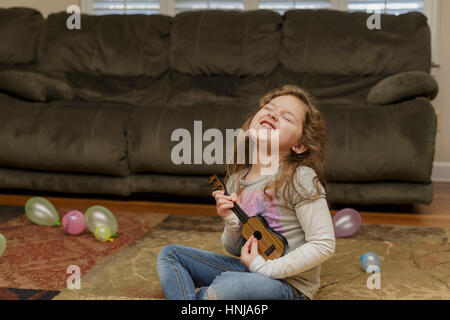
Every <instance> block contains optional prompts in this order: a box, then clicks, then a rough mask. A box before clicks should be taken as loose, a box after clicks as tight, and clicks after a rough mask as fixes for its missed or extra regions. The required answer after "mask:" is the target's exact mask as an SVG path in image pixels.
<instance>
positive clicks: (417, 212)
mask: <svg viewBox="0 0 450 320" xmlns="http://www.w3.org/2000/svg"><path fill="white" fill-rule="evenodd" d="M35 195H39V196H43V197H45V198H47V199H48V200H50V201H51V202H52V203H53V204H54V205H55V207H57V208H60V209H76V210H81V211H84V210H86V209H87V208H89V207H90V206H93V205H103V206H106V207H108V208H109V209H110V210H111V211H113V212H128V211H133V212H142V213H174V214H188V215H198V216H213V215H215V214H216V210H215V205H214V204H213V203H189V202H188V201H184V202H169V201H164V202H162V201H145V200H136V199H134V200H117V199H113V198H104V199H100V198H92V197H88V198H75V197H61V196H55V195H45V194H44V195H43V194H33V193H27V194H12V193H9V194H8V193H2V194H0V205H18V206H24V205H25V203H26V201H27V200H28V199H29V198H30V197H32V196H35ZM344 207H346V206H345V205H339V207H337V206H332V207H331V208H330V211H331V214H332V215H334V214H335V213H336V212H337V211H338V210H339V209H340V208H344ZM348 207H352V208H354V209H357V210H358V211H359V212H360V214H361V217H362V222H363V223H369V224H371V223H376V224H399V225H411V226H429V227H445V228H450V183H437V182H435V183H434V196H433V202H432V203H431V204H430V205H426V204H413V205H377V206H352V205H348Z"/></svg>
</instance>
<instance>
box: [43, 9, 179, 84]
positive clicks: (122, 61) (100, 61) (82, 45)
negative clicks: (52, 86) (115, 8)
mask: <svg viewBox="0 0 450 320" xmlns="http://www.w3.org/2000/svg"><path fill="white" fill-rule="evenodd" d="M68 16H69V14H67V13H65V12H59V13H55V14H51V15H49V16H48V18H47V20H46V21H45V23H44V27H43V31H42V36H41V39H40V42H39V47H38V67H39V69H40V70H41V71H42V72H46V73H53V72H58V71H75V72H80V73H87V74H95V75H117V76H153V77H156V76H159V75H161V74H162V73H164V72H165V71H166V70H167V68H168V65H167V55H168V45H169V33H170V24H171V19H172V18H171V17H169V16H164V15H132V16H130V15H104V16H91V15H84V14H83V15H81V29H79V30H77V29H74V30H69V29H68V28H67V27H66V20H67V18H68Z"/></svg>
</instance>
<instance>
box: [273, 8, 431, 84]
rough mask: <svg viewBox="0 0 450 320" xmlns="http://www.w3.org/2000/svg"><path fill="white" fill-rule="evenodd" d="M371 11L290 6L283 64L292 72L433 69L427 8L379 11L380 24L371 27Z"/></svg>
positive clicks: (372, 72) (285, 24)
mask: <svg viewBox="0 0 450 320" xmlns="http://www.w3.org/2000/svg"><path fill="white" fill-rule="evenodd" d="M371 15H372V14H370V13H365V12H343V11H334V10H301V9H299V10H290V11H286V12H285V14H284V21H283V29H282V45H281V50H280V62H281V64H282V65H283V66H284V67H285V68H286V69H287V70H290V71H292V72H306V73H314V74H335V75H379V74H395V73H398V72H402V71H412V70H418V71H425V72H429V71H430V66H431V45H430V29H429V27H428V24H427V18H426V17H425V16H424V15H423V14H421V13H418V12H410V13H407V14H401V15H399V16H395V15H387V14H381V15H380V21H381V29H369V28H368V27H367V20H368V19H369V17H370V16H371Z"/></svg>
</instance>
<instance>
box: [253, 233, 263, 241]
mask: <svg viewBox="0 0 450 320" xmlns="http://www.w3.org/2000/svg"><path fill="white" fill-rule="evenodd" d="M253 236H254V237H255V238H256V239H258V240H261V238H262V234H261V232H259V231H255V232H253Z"/></svg>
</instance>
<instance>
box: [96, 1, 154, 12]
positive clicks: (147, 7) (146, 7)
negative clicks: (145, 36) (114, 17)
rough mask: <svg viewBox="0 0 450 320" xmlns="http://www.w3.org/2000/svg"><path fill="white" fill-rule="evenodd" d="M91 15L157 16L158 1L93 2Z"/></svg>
mask: <svg viewBox="0 0 450 320" xmlns="http://www.w3.org/2000/svg"><path fill="white" fill-rule="evenodd" d="M92 9H93V13H94V14H96V15H104V14H158V13H160V5H159V0H137V1H136V0H135V1H132V0H93V8H92Z"/></svg>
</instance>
